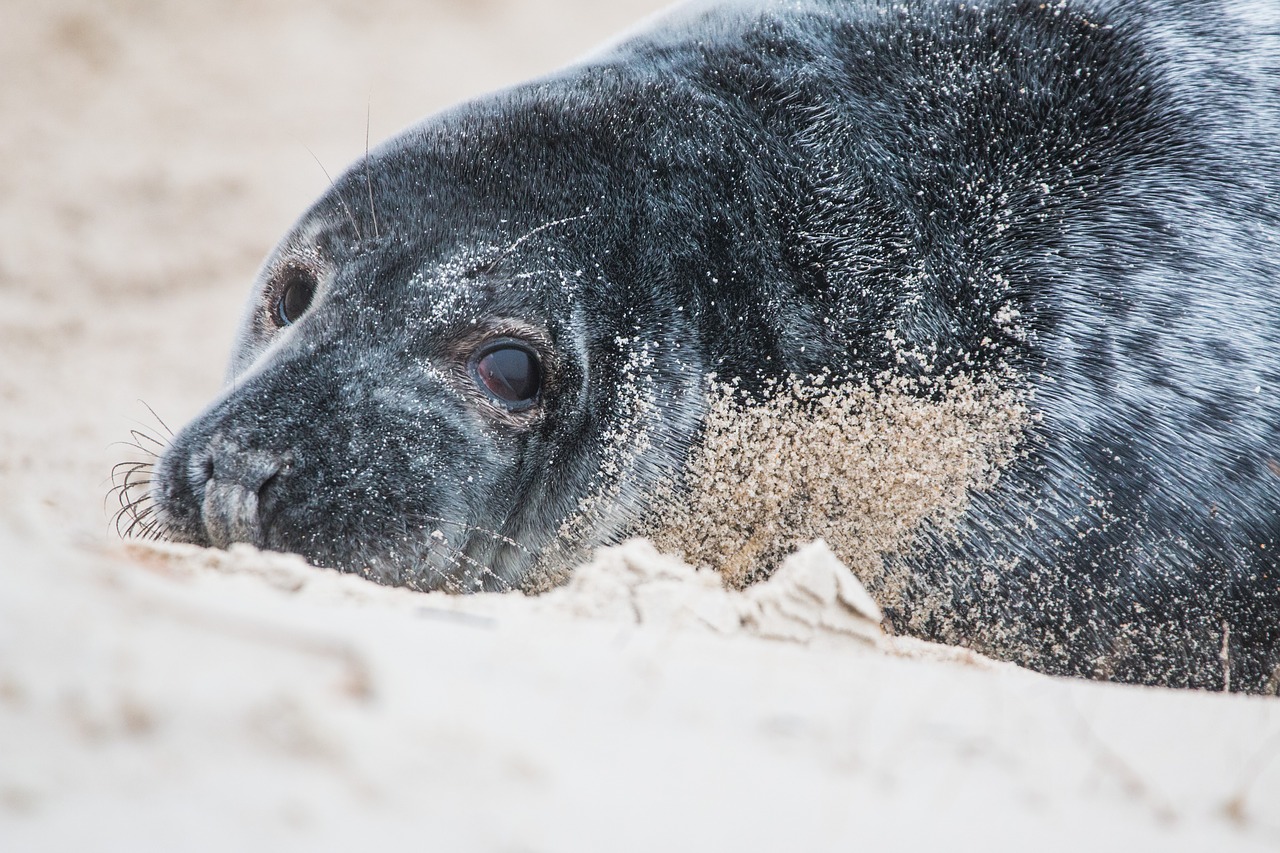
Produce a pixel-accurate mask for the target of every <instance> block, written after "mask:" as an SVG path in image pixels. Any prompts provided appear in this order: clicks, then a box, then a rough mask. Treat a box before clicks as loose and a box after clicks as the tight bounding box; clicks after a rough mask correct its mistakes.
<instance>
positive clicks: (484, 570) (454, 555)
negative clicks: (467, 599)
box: [427, 536, 512, 592]
mask: <svg viewBox="0 0 1280 853" xmlns="http://www.w3.org/2000/svg"><path fill="white" fill-rule="evenodd" d="M427 547H428V548H429V549H431V550H432V551H433V553H436V554H439V555H440V556H441V557H443V558H444V559H446V560H448V561H449V562H450V563H452V564H453V565H454V567H455V568H462V566H463V564H466V565H467V566H470V567H471V568H473V569H475V570H476V571H477V573H478V574H477V575H476V576H475V581H476V582H479V581H480V580H481V579H482V578H492V579H493V580H494V581H495V583H496V584H497V585H498V586H499V589H500V591H502V592H510V591H511V589H512V586H511V584H510V583H509V582H508V581H507V580H505V579H504V578H503V577H502V576H500V575H499V574H498V573H497V572H495V571H494V570H493V569H492V568H490V567H489V566H487V565H485V564H484V563H481V562H480V561H479V560H477V559H475V558H474V557H472V556H470V555H469V554H467V553H465V552H464V551H463V550H462V549H461V548H456V547H454V546H452V545H450V544H449V543H448V542H446V541H444V540H443V539H439V538H436V537H434V536H433V537H430V538H429V544H428V546H427ZM441 548H444V549H447V550H445V551H441V550H440V549H441ZM444 577H445V580H446V583H447V582H449V581H456V580H457V579H456V578H452V577H450V576H448V575H445V576H444ZM462 580H463V581H464V582H465V581H466V580H468V578H467V576H466V574H465V573H464V576H463V578H462ZM457 591H459V592H471V591H472V590H470V589H467V588H466V584H465V583H464V584H463V585H462V586H459V587H458V590H457Z"/></svg>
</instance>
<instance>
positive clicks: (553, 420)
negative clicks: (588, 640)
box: [151, 0, 1280, 691]
mask: <svg viewBox="0 0 1280 853" xmlns="http://www.w3.org/2000/svg"><path fill="white" fill-rule="evenodd" d="M1251 16H1252V17H1251ZM1267 16H1271V17H1273V18H1274V17H1277V15H1276V13H1275V12H1274V11H1272V10H1269V9H1265V8H1258V7H1257V6H1250V5H1247V4H1242V5H1239V6H1237V5H1234V4H1231V3H1226V4H1222V5H1220V6H1212V7H1211V6H1209V5H1206V4H1184V3H1176V2H1159V0H1153V2H1150V3H1129V2H1109V0H1096V2H1094V0H1067V2H1061V3H1053V4H1041V3H1037V2H1026V3H1023V2H1005V0H978V2H969V0H966V2H965V3H959V2H952V0H918V2H911V3H906V4H899V3H894V4H889V3H883V4H882V3H877V2H834V0H832V2H823V0H801V1H800V2H786V3H782V2H776V3H773V2H759V3H736V4H727V5H725V6H723V7H711V8H701V7H700V8H699V9H697V10H694V11H688V12H685V13H683V14H681V15H680V16H679V17H677V18H673V19H671V20H670V21H668V22H667V23H665V24H660V25H659V26H658V27H657V28H656V29H654V30H653V31H651V32H649V33H645V34H642V35H640V36H638V37H636V38H634V39H632V40H630V41H626V42H624V43H622V44H620V45H619V46H617V47H615V48H612V49H611V50H610V51H609V52H607V53H605V54H602V55H600V56H598V57H595V58H593V59H591V60H589V61H587V62H584V63H582V64H580V65H578V66H575V67H573V68H571V69H569V70H567V71H565V72H563V73H561V74H558V75H556V76H553V77H550V78H547V79H544V80H540V81H535V82H533V83H530V84H528V85H525V86H522V87H518V88H515V89H512V90H510V91H506V92H503V93H500V94H498V95H494V96H492V97H489V98H487V99H484V100H480V101H477V102H474V103H471V104H467V105H464V106H462V107H459V108H457V109H455V110H453V111H450V112H447V113H445V114H442V115H440V116H437V117H434V118H432V119H430V120H428V121H426V122H425V123H423V124H421V125H419V126H417V127H414V128H412V129H410V130H409V131H407V132H405V133H404V134H403V135H401V136H399V137H397V138H395V139H393V140H391V141H390V142H388V143H386V144H385V145H383V146H382V147H381V148H379V149H377V150H376V151H374V152H372V153H371V154H370V155H369V156H368V158H367V159H366V160H365V161H362V162H360V163H357V164H355V165H354V166H353V167H352V168H351V170H350V171H349V172H348V173H347V174H346V175H344V176H343V177H342V178H340V179H339V180H338V181H337V182H336V183H335V184H334V185H333V187H332V188H331V190H330V191H329V192H328V193H327V194H326V195H325V196H324V197H323V198H321V199H320V200H319V201H318V202H317V203H316V205H315V206H314V207H313V208H312V209H311V210H310V211H309V212H308V213H307V214H306V215H305V216H304V217H303V218H302V220H301V221H300V222H299V223H298V225H297V226H296V227H295V228H294V230H293V231H292V233H291V234H289V235H288V236H287V237H286V238H285V239H284V241H283V242H282V243H281V245H280V246H279V248H277V249H276V250H275V252H274V253H273V254H272V255H271V257H270V258H269V259H268V260H267V261H266V263H265V265H264V267H263V269H262V272H261V275H260V278H259V283H258V285H257V288H256V290H255V292H254V295H253V297H252V298H251V300H250V305H249V309H248V312H247V314H246V316H245V319H244V322H243V326H242V330H241V335H240V340H239V343H238V346H237V348H236V352H235V354H234V356H233V358H232V363H231V368H230V374H229V377H230V381H229V384H228V386H227V388H226V390H225V391H224V393H223V394H222V396H221V397H219V398H218V399H217V400H216V401H214V402H213V403H212V404H211V405H210V406H209V408H208V409H207V410H206V411H205V412H204V413H203V414H201V415H200V416H199V417H198V418H196V420H195V421H194V422H192V423H191V424H190V425H188V426H187V427H186V428H185V429H184V430H182V431H181V433H180V434H179V435H178V436H177V437H176V439H175V440H174V442H173V443H172V446H171V447H170V448H169V449H168V450H167V452H166V453H165V455H164V457H163V458H162V459H161V460H160V462H159V464H158V466H157V470H156V472H155V476H154V485H153V487H152V494H151V496H152V499H153V501H154V504H155V513H156V515H155V523H154V526H153V529H154V530H155V532H158V533H162V534H163V535H166V536H168V537H170V538H173V539H177V540H183V541H189V542H196V543H201V544H209V545H216V546H225V545H227V544H229V543H232V542H239V541H243V542H250V543H253V544H255V545H257V546H259V547H263V548H269V549H277V550H285V551H293V552H297V553H299V554H302V555H303V556H305V557H306V558H307V559H308V560H310V561H312V562H313V563H315V564H317V565H322V566H333V567H336V568H339V569H343V570H346V571H355V572H361V573H363V574H366V575H368V576H370V577H374V578H376V579H378V580H381V581H384V582H388V583H397V584H405V585H409V586H413V587H417V588H423V589H432V588H444V589H452V590H474V589H508V588H512V587H522V588H536V587H538V586H540V585H542V584H545V583H548V582H553V581H554V580H555V579H556V578H558V577H559V576H561V575H562V574H563V573H564V572H565V571H567V570H568V569H569V568H570V567H571V566H572V565H573V564H574V562H575V561H576V560H577V559H579V558H580V557H581V556H583V555H584V554H585V553H586V552H587V551H589V550H590V549H591V548H593V547H595V546H597V545H600V544H602V543H607V542H611V541H616V540H617V539H619V538H621V537H623V536H625V535H629V534H632V533H636V532H645V533H649V534H651V535H654V536H655V537H656V538H657V539H658V541H659V542H660V543H664V544H666V545H667V546H668V547H671V548H673V549H678V550H681V551H683V552H684V553H685V554H686V556H689V557H690V559H693V560H695V561H697V562H701V563H706V564H710V565H714V566H716V567H717V568H720V569H722V570H724V571H725V572H726V575H727V576H728V577H729V579H730V580H731V581H734V582H742V583H745V582H749V581H750V580H751V579H753V578H755V577H757V576H759V575H760V574H762V573H767V571H768V570H769V568H770V566H771V565H772V561H773V560H774V559H775V558H776V557H777V556H778V554H779V553H780V552H785V550H786V549H788V548H790V547H792V546H793V545H794V544H795V543H796V542H798V541H800V540H801V539H803V538H804V537H809V536H813V535H826V536H827V537H828V539H829V540H830V541H832V542H833V543H834V545H833V547H837V550H838V551H839V552H840V553H841V556H842V557H844V558H845V559H846V561H848V562H849V563H850V565H851V566H852V567H853V568H854V570H855V571H857V572H858V574H859V575H860V576H862V578H863V580H864V581H865V582H866V583H867V585H868V587H869V588H870V589H871V591H872V592H873V594H875V595H876V596H877V597H878V598H879V599H880V602H881V604H882V605H884V606H885V610H886V614H887V618H888V619H889V621H890V624H891V626H892V627H894V628H895V629H897V630H900V631H906V632H911V633H914V634H918V635H921V636H925V637H929V638H934V639H941V640H944V641H948V642H954V643H961V644H965V645H969V646H971V647H974V648H977V649H979V650H981V651H984V652H987V653H989V654H994V655H996V656H999V657H1004V658H1006V659H1011V660H1015V661H1018V662H1020V663H1023V664H1026V665H1029V666H1033V667H1036V668H1039V669H1041V670H1044V671H1047V672H1051V673H1060V674H1076V675H1086V676H1093V677H1105V678H1113V679H1119V680H1125V681H1137V682H1143V683H1162V684H1171V685H1187V686H1204V687H1213V688H1232V689H1246V690H1254V691H1262V690H1272V691H1274V690H1275V689H1276V685H1277V679H1276V675H1275V673H1276V668H1277V664H1280V577H1278V576H1277V560H1276V557H1275V556H1274V555H1275V553H1276V549H1277V548H1280V542H1278V541H1277V533H1278V532H1280V530H1278V524H1280V521H1278V520H1277V513H1276V510H1277V506H1280V462H1278V461H1277V456H1278V454H1277V451H1276V450H1275V448H1276V447H1277V444H1278V442H1277V438H1280V436H1277V430H1278V429H1280V397H1278V396H1277V390H1280V356H1278V355H1277V353H1278V352H1280V310H1277V297H1276V295H1275V293H1276V289H1275V282H1276V281H1280V269H1277V265H1278V264H1277V253H1276V251H1275V244H1274V241H1275V235H1276V234H1277V233H1280V208H1278V205H1280V201H1278V200H1280V192H1277V191H1278V190H1280V160H1278V157H1280V155H1278V154H1277V152H1280V139H1277V133H1278V130H1277V129H1278V128H1280V86H1278V85H1277V83H1280V37H1277V36H1276V35H1275V33H1276V32H1280V27H1277V26H1276V25H1277V23H1280V21H1277V20H1270V21H1264V20H1261V19H1262V18H1265V17H1267Z"/></svg>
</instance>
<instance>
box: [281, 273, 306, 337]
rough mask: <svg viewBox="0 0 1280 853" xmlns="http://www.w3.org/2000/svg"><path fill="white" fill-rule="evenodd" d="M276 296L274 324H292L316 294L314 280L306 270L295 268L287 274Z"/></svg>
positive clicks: (282, 325) (303, 312)
mask: <svg viewBox="0 0 1280 853" xmlns="http://www.w3.org/2000/svg"><path fill="white" fill-rule="evenodd" d="M279 293H280V295H279V296H278V297H276V317H275V320H276V325H277V326H280V327H282V328H283V327H284V326H290V325H293V324H294V323H296V322H297V321H298V318H299V317H301V316H302V315H303V314H305V313H307V309H308V308H310V307H311V300H312V298H313V297H315V295H316V280H315V278H314V277H312V275H311V274H310V273H308V272H304V271H302V270H295V271H294V272H292V273H290V274H289V277H288V279H286V280H285V283H284V286H283V287H281V288H280V290H279Z"/></svg>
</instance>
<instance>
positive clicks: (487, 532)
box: [418, 515, 534, 555]
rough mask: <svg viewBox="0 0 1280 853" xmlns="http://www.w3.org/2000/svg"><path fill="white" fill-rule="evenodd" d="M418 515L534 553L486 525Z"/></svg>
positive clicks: (436, 516)
mask: <svg viewBox="0 0 1280 853" xmlns="http://www.w3.org/2000/svg"><path fill="white" fill-rule="evenodd" d="M418 517H419V518H421V519H422V520H423V521H434V522H436V523H438V524H448V525H450V526H452V527H457V528H459V529H460V530H463V531H466V532H467V533H482V534H484V535H485V536H487V537H489V538H490V539H493V540H495V541H497V542H501V543H503V544H504V545H510V546H511V547H513V548H519V549H520V550H521V551H523V552H525V553H526V554H530V555H532V554H533V553H534V552H533V551H532V550H531V549H530V548H528V547H527V546H525V545H522V544H521V543H519V542H517V541H516V540H514V539H512V538H510V537H509V536H503V535H502V534H501V533H498V532H497V531H496V530H490V529H489V528H487V527H476V526H475V525H473V524H465V523H463V522H461V521H455V520H453V519H449V518H442V517H441V516H438V515H420V516H418Z"/></svg>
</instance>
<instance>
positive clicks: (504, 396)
mask: <svg viewBox="0 0 1280 853" xmlns="http://www.w3.org/2000/svg"><path fill="white" fill-rule="evenodd" d="M475 365H476V366H475V372H476V378H477V379H478V380H479V381H480V384H481V385H482V386H483V387H484V388H485V390H487V391H488V392H489V393H490V394H492V395H493V396H494V397H496V398H497V399H498V400H499V401H501V402H502V403H505V404H506V405H507V406H508V407H509V408H512V409H522V408H525V407H527V406H528V405H530V404H531V403H533V401H534V398H536V397H537V396H538V389H539V388H540V387H541V385H542V370H541V368H540V366H539V365H538V357H537V356H536V355H534V354H533V352H532V351H530V350H529V349H528V348H527V347H523V346H517V345H515V344H503V345H500V346H496V347H493V348H492V349H490V350H487V351H486V352H484V353H483V354H481V356H480V358H478V359H476V363H475Z"/></svg>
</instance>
